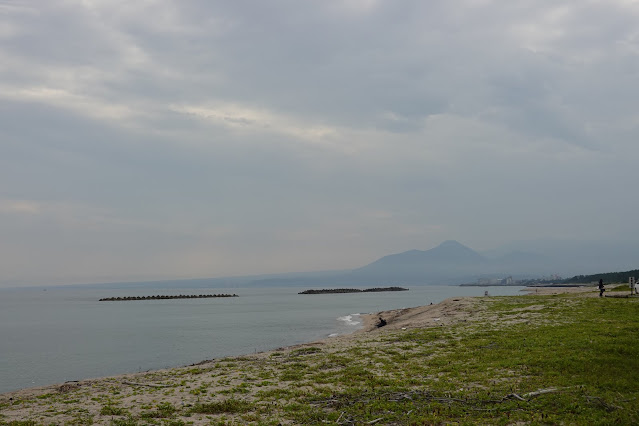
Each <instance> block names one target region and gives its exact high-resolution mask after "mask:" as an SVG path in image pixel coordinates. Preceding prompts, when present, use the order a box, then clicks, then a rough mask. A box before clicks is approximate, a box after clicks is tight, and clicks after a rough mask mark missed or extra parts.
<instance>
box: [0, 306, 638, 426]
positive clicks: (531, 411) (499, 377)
mask: <svg viewBox="0 0 639 426" xmlns="http://www.w3.org/2000/svg"><path fill="white" fill-rule="evenodd" d="M472 310H473V313H474V314H473V316H472V319H471V320H468V321H466V322H458V323H456V324H453V325H450V326H440V327H431V328H414V329H410V328H409V329H407V330H380V331H377V332H374V333H369V334H362V335H359V336H355V337H353V339H352V340H351V343H350V344H348V345H343V344H339V342H337V341H335V342H332V341H330V340H329V341H327V342H326V343H316V344H313V345H306V346H302V347H298V348H290V349H281V350H279V351H278V352H272V353H270V354H257V355H254V356H246V357H240V358H228V359H223V360H217V361H215V362H212V363H207V364H202V365H199V366H196V367H193V366H192V367H188V368H184V369H173V370H166V371H159V372H150V373H142V374H140V375H136V376H135V377H134V378H129V377H127V378H125V379H123V378H110V379H103V380H98V381H95V382H94V383H88V384H85V385H82V386H79V387H78V388H77V389H74V390H71V391H69V392H66V393H64V394H60V393H46V394H44V395H46V396H44V397H41V398H37V397H32V398H28V399H17V400H13V401H11V402H8V401H5V400H2V399H0V424H3V425H31V424H94V423H99V424H114V425H127V424H156V425H162V424H174V425H178V424H214V425H222V424H259V425H277V424H280V423H281V424H304V425H309V424H318V425H319V424H343V425H366V424H379V425H381V424H384V425H387V424H401V425H403V424H420V425H421V424H450V423H452V424H504V425H510V424H639V410H637V406H638V405H639V386H637V383H639V339H638V338H637V332H638V330H639V299H632V298H628V299H615V298H599V297H594V298H593V297H582V296H581V295H555V296H536V295H531V296H511V297H484V298H477V299H476V301H475V303H474V304H473V306H472ZM129 379H130V380H129ZM134 380H135V381H134ZM70 399H72V400H79V401H80V402H77V403H71V404H63V403H61V401H63V400H70ZM51 407H55V408H51ZM17 409H23V411H22V412H24V413H26V414H25V415H24V418H21V419H19V421H18V419H16V418H15V417H12V413H13V412H14V410H17ZM47 410H53V411H47Z"/></svg>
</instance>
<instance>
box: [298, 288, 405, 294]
mask: <svg viewBox="0 0 639 426" xmlns="http://www.w3.org/2000/svg"><path fill="white" fill-rule="evenodd" d="M381 291H408V289H407V288H402V287H381V288H380V287H375V288H365V289H359V288H333V289H322V290H304V291H301V292H299V293H297V294H329V293H374V292H381Z"/></svg>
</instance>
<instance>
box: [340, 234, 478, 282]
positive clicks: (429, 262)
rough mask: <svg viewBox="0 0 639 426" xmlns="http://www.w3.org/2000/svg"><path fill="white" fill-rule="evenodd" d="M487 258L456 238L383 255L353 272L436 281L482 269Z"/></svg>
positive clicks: (394, 279)
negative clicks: (427, 246) (419, 248)
mask: <svg viewBox="0 0 639 426" xmlns="http://www.w3.org/2000/svg"><path fill="white" fill-rule="evenodd" d="M489 263H490V262H489V261H488V260H487V259H486V258H485V257H484V256H482V255H481V254H479V253H477V252H476V251H474V250H473V249H471V248H468V247H466V246H465V245H463V244H461V243H459V242H457V241H445V242H443V243H441V244H440V245H438V246H437V247H435V248H432V249H430V250H425V251H422V250H409V251H405V252H403V253H398V254H391V255H388V256H384V257H382V258H381V259H379V260H376V261H375V262H373V263H370V264H368V265H366V266H363V267H361V268H358V269H355V270H353V272H352V276H353V277H358V278H360V279H364V280H368V282H372V283H375V282H389V281H392V282H402V283H413V284H437V283H441V282H443V281H448V280H450V279H455V278H458V279H459V278H463V277H466V276H468V275H469V274H470V275H475V274H477V273H482V272H483V271H485V270H486V267H487V266H488V265H489Z"/></svg>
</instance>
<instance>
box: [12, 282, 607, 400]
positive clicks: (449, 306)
mask: <svg viewBox="0 0 639 426" xmlns="http://www.w3.org/2000/svg"><path fill="white" fill-rule="evenodd" d="M522 292H526V293H528V294H538V295H549V294H561V293H591V294H588V295H589V296H593V297H594V296H596V295H597V292H596V291H595V290H594V289H593V287H587V286H584V287H526V288H525V289H523V290H522ZM481 297H485V296H466V297H451V298H448V299H445V300H443V301H441V302H439V303H435V304H430V305H425V306H417V307H412V308H403V309H393V310H388V311H381V312H377V313H370V314H365V313H363V314H360V318H361V320H362V326H361V327H360V328H359V329H358V330H355V331H354V332H352V333H349V334H344V335H338V336H333V337H326V338H323V339H319V340H315V341H310V342H305V343H301V344H297V345H290V346H285V347H280V348H276V349H272V350H267V351H262V352H257V353H253V354H245V355H237V356H229V357H224V358H221V359H231V358H235V357H243V356H260V355H268V354H270V353H273V352H278V351H290V350H295V349H298V348H302V347H307V346H312V345H326V344H330V343H337V344H340V345H342V344H347V342H348V341H349V340H354V339H357V337H358V336H360V335H362V334H369V333H376V332H384V331H387V330H398V329H403V330H408V329H413V328H424V327H443V326H447V325H450V324H453V323H455V322H459V321H467V320H468V319H469V318H470V317H471V316H472V312H471V311H470V308H471V307H472V305H473V301H475V300H477V299H480V298H481ZM488 297H490V296H488ZM379 318H383V319H384V320H385V321H386V325H385V326H383V327H377V326H376V324H377V323H378V321H379ZM218 361H219V359H217V358H216V359H208V360H202V361H199V362H197V363H194V364H189V365H184V366H178V367H170V368H166V369H158V370H147V371H144V372H137V373H123V374H118V375H113V376H104V377H95V378H87V379H82V380H74V381H67V382H63V383H55V384H50V385H44V386H35V387H32V388H24V389H19V390H14V391H10V392H4V393H0V403H2V402H3V401H6V400H7V399H10V398H12V397H13V396H16V397H18V396H20V397H25V396H28V395H31V394H41V393H45V392H47V391H55V390H58V389H60V388H65V387H66V388H69V387H73V386H81V385H82V384H89V383H94V382H97V381H101V380H115V379H122V378H127V377H129V378H130V377H136V376H138V375H146V374H150V373H154V372H165V371H172V370H176V369H185V368H190V367H194V366H204V365H207V364H210V363H215V362H218Z"/></svg>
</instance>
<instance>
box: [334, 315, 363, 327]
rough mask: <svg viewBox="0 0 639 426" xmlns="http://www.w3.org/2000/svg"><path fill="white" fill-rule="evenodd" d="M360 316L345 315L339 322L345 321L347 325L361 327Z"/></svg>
mask: <svg viewBox="0 0 639 426" xmlns="http://www.w3.org/2000/svg"><path fill="white" fill-rule="evenodd" d="M359 318H360V316H359V314H351V315H345V316H343V317H338V318H337V320H338V321H344V322H345V323H346V324H347V325H360V324H361V321H359Z"/></svg>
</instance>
